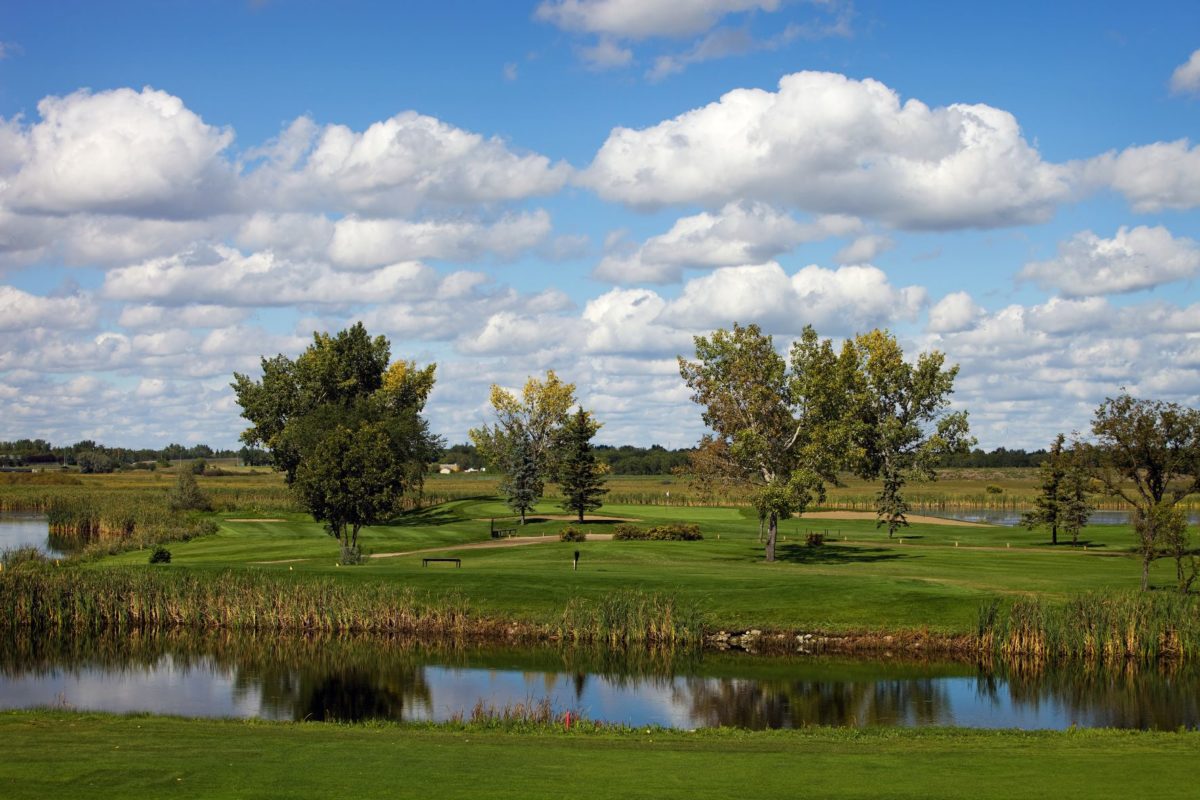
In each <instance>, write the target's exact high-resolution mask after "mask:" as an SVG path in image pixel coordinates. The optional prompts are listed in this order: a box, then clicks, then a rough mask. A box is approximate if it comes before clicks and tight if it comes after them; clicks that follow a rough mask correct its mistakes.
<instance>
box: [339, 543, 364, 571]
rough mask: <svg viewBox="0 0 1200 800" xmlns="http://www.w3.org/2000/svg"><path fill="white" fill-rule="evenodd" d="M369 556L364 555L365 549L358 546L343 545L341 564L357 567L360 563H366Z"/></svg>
mask: <svg viewBox="0 0 1200 800" xmlns="http://www.w3.org/2000/svg"><path fill="white" fill-rule="evenodd" d="M366 560H367V557H366V556H365V555H363V551H362V550H361V549H360V548H358V547H350V546H348V545H342V557H341V564H342V566H344V567H357V566H358V565H359V564H363V563H365V562H366Z"/></svg>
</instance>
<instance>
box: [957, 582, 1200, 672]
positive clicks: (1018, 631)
mask: <svg viewBox="0 0 1200 800" xmlns="http://www.w3.org/2000/svg"><path fill="white" fill-rule="evenodd" d="M976 635H977V641H978V645H979V647H980V649H981V650H982V651H984V652H988V653H995V654H998V655H1000V656H1001V657H1003V658H1005V659H1012V660H1016V659H1024V660H1032V661H1033V662H1035V663H1036V662H1048V661H1053V660H1056V659H1060V658H1078V659H1083V660H1090V661H1103V662H1118V661H1122V660H1126V659H1132V660H1142V661H1147V660H1152V659H1158V658H1168V659H1194V658H1196V657H1197V656H1198V655H1200V597H1197V596H1194V595H1179V594H1176V593H1173V592H1121V593H1115V594H1099V593H1088V594H1084V595H1080V596H1076V597H1073V598H1071V599H1070V600H1068V601H1067V602H1066V603H1065V604H1063V605H1051V604H1048V603H1046V602H1044V601H1042V600H1040V599H1036V598H1023V599H1019V600H1015V601H1013V602H1012V603H1011V604H1008V605H1004V604H1001V603H998V602H995V601H993V602H990V603H987V604H985V605H984V606H983V607H982V608H981V609H980V612H979V622H978V626H977V630H976Z"/></svg>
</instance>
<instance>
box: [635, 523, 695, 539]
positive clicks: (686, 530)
mask: <svg viewBox="0 0 1200 800" xmlns="http://www.w3.org/2000/svg"><path fill="white" fill-rule="evenodd" d="M646 536H647V538H649V539H653V540H655V541H659V542H695V541H699V540H700V539H703V538H704V536H703V535H702V534H701V533H700V526H699V525H697V524H695V523H685V522H672V523H671V524H669V525H655V526H654V527H653V528H650V529H649V530H648V531H646Z"/></svg>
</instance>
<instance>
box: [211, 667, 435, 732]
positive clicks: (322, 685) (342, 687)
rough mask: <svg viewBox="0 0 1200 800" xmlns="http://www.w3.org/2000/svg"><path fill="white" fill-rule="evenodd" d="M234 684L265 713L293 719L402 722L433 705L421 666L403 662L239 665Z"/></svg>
mask: <svg viewBox="0 0 1200 800" xmlns="http://www.w3.org/2000/svg"><path fill="white" fill-rule="evenodd" d="M234 685H235V688H236V689H237V690H238V691H239V692H243V693H245V692H248V691H251V690H254V691H258V692H260V693H261V695H260V696H261V698H262V706H263V710H264V712H267V713H268V714H269V715H270V716H274V717H286V718H291V719H296V720H305V719H309V720H322V721H325V720H338V721H342V722H357V721H360V720H367V719H390V720H406V719H412V717H413V712H414V711H416V710H417V709H418V708H420V709H422V710H424V711H426V712H428V711H429V710H430V709H431V708H432V707H433V700H432V695H431V692H430V688H429V684H428V683H426V680H425V668H424V667H422V666H417V665H414V664H408V663H395V662H391V663H374V664H371V663H362V662H358V663H355V662H353V661H351V662H346V663H342V664H331V665H320V666H318V667H314V665H313V664H311V663H308V664H305V665H303V666H291V665H288V664H286V663H277V664H270V665H261V664H257V665H245V666H239V667H238V669H237V674H236V678H235V680H234Z"/></svg>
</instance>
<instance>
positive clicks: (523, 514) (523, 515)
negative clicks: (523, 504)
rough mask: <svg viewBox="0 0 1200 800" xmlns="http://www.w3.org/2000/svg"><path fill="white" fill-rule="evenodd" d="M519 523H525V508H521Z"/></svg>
mask: <svg viewBox="0 0 1200 800" xmlns="http://www.w3.org/2000/svg"><path fill="white" fill-rule="evenodd" d="M521 524H522V525H524V524H525V509H523V508H522V509H521Z"/></svg>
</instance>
